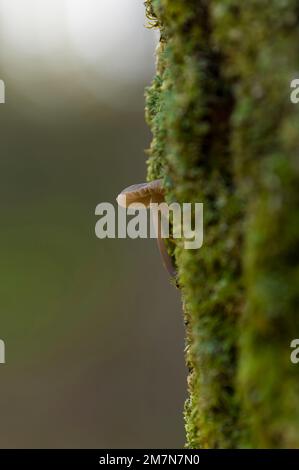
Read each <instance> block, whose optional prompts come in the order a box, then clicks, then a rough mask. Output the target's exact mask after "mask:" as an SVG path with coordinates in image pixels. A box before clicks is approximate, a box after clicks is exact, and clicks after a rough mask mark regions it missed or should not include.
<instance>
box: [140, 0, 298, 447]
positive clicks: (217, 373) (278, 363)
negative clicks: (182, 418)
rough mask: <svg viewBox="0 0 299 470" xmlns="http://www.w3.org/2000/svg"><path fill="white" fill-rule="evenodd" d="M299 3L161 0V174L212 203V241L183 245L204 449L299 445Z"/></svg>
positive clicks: (156, 139) (157, 146) (190, 418)
mask: <svg viewBox="0 0 299 470" xmlns="http://www.w3.org/2000/svg"><path fill="white" fill-rule="evenodd" d="M297 3H298V2H296V1H294V0H272V1H271V2H270V1H268V0H259V1H257V0H249V1H247V2H242V4H240V2H237V1H236V0H226V1H224V0H211V1H206V0H187V1H186V0H184V1H182V0H152V1H147V2H146V4H147V12H148V15H149V17H150V19H151V22H152V24H153V25H154V26H158V27H159V28H160V30H161V41H160V45H159V49H158V62H157V75H156V77H155V79H154V82H153V84H152V86H151V88H149V90H148V91H147V112H146V114H147V119H148V122H149V125H150V127H151V129H152V132H153V141H152V145H151V148H150V150H149V155H150V156H149V165H148V178H149V179H153V178H160V177H164V181H165V187H166V190H167V198H168V200H169V202H172V201H178V202H181V203H183V202H203V203H204V211H205V215H204V219H205V240H204V247H203V248H202V249H201V250H199V251H192V250H191V251H187V250H184V249H183V247H182V245H181V243H179V242H178V243H177V245H176V248H175V257H176V264H177V266H178V271H179V283H180V286H181V287H182V294H183V301H184V311H185V315H186V324H187V351H188V352H187V363H188V367H189V370H190V375H189V394H190V396H189V399H188V401H187V403H186V413H185V415H186V430H187V445H188V446H189V447H192V448H198V447H201V448H219V447H222V448H233V447H253V446H257V447H263V446H268V447H287V446H298V445H299V401H298V400H296V393H297V391H298V387H299V385H298V379H297V373H296V369H295V368H294V366H292V365H291V363H290V361H289V344H290V341H291V339H293V338H294V337H296V335H297V336H298V334H297V332H299V320H298V315H297V312H296V305H297V304H298V296H299V289H298V281H299V268H298V255H297V253H298V247H299V236H298V227H299V211H298V207H299V206H298V202H299V200H298V199H299V197H298V191H296V188H298V182H299V181H298V180H299V166H298V162H297V163H296V161H297V157H298V155H297V152H298V150H297V148H298V147H297V146H298V137H297V131H296V129H298V112H296V108H295V107H294V106H293V105H290V100H289V83H290V81H291V79H292V78H294V74H295V72H296V70H298V57H299V54H298V52H299V50H298V49H299V41H298V39H299V28H298V10H299V8H298V6H297Z"/></svg>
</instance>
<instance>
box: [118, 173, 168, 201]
mask: <svg viewBox="0 0 299 470" xmlns="http://www.w3.org/2000/svg"><path fill="white" fill-rule="evenodd" d="M162 181H163V180H162V179H160V180H154V181H151V182H150V183H141V184H133V185H132V186H129V187H128V188H126V189H124V190H123V191H122V192H121V193H120V194H119V195H118V197H117V199H116V200H117V202H118V205H119V206H121V207H129V206H131V207H134V205H135V204H137V205H138V204H143V205H144V206H145V207H149V205H150V203H151V202H162V201H164V188H163V186H162Z"/></svg>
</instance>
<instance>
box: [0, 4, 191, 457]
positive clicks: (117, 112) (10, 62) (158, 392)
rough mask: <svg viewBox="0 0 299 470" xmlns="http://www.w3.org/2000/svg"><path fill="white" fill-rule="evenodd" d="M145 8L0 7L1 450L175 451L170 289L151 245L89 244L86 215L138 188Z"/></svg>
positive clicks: (150, 70)
mask: <svg viewBox="0 0 299 470" xmlns="http://www.w3.org/2000/svg"><path fill="white" fill-rule="evenodd" d="M145 24H146V20H145V16H144V6H143V2H142V0H26V1H24V0H0V48H1V49H0V78H1V79H2V80H4V81H5V84H6V104H5V105H1V106H0V125H1V130H0V131H1V157H0V209H1V210H0V215H1V230H0V249H1V254H0V259H1V283H0V312H1V317H0V318H1V321H0V338H1V339H3V340H4V341H5V343H6V360H7V364H5V365H1V366H0V380H1V382H0V383H1V387H0V417H1V420H0V446H1V447H2V448H18V447H21V448H32V447H33V448H43V447H45V448H76V447H78V448H91V447H95V448H142V447H143V448H175V447H182V446H183V445H184V424H183V416H182V413H183V406H184V400H185V393H186V392H185V389H186V371H185V366H184V332H183V318H182V313H181V305H180V299H179V295H178V292H177V291H176V289H175V288H174V287H172V286H171V285H170V283H169V279H168V276H167V274H166V273H165V272H164V270H163V268H162V264H161V261H160V258H159V254H158V251H157V248H156V244H155V241H154V240H129V239H127V240H98V239H97V238H96V237H95V234H94V226H95V223H96V220H97V218H96V217H95V215H94V211H95V207H96V205H97V204H98V203H100V202H113V203H114V201H115V197H116V195H117V194H118V192H120V191H121V190H122V189H123V188H125V187H126V186H128V185H130V184H134V183H138V182H142V181H144V180H145V175H146V166H145V160H146V157H145V155H144V149H146V148H147V147H148V146H149V142H150V138H151V137H150V135H149V131H148V129H147V127H146V124H145V122H144V87H145V86H147V85H148V84H149V83H150V81H151V79H152V77H153V75H154V63H155V58H154V51H155V47H156V42H157V35H156V34H157V33H155V32H154V31H152V30H147V29H146V28H145V27H144V25H145Z"/></svg>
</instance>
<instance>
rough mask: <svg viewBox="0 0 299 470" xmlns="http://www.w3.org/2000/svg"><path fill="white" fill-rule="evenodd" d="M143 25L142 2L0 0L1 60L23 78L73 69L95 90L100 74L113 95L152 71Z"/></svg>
mask: <svg viewBox="0 0 299 470" xmlns="http://www.w3.org/2000/svg"><path fill="white" fill-rule="evenodd" d="M145 23H146V20H145V15H144V5H143V0H0V42H1V51H0V64H1V67H2V69H3V68H4V70H5V72H6V73H7V74H8V75H9V76H11V77H12V78H13V77H20V75H21V76H23V77H24V82H26V80H29V82H30V79H32V80H33V81H34V80H35V82H37V79H36V78H37V76H38V77H39V79H40V76H43V75H44V76H45V77H47V78H48V79H50V78H51V77H52V76H53V77H56V79H57V77H58V79H59V77H60V79H61V80H62V81H63V78H62V77H64V78H65V79H67V78H66V77H68V74H73V75H74V73H75V74H76V75H78V77H79V78H80V84H81V85H82V82H86V83H85V85H86V86H87V87H88V88H90V89H94V90H95V87H97V88H98V90H97V91H95V92H97V93H99V88H100V87H99V86H98V85H99V83H98V81H99V77H100V79H101V80H102V81H104V82H105V81H106V82H107V83H109V84H110V85H111V87H110V88H111V91H112V92H113V93H114V92H115V90H116V88H115V87H117V86H119V84H122V86H123V85H124V84H130V83H131V84H132V82H136V81H138V80H139V81H140V80H142V79H144V80H147V78H148V76H150V75H151V74H152V73H153V70H154V57H153V53H154V48H155V41H156V36H155V34H154V33H153V32H151V31H149V30H147V29H146V28H145V27H144V25H145ZM0 75H1V70H0ZM0 78H1V77H0ZM16 80H17V78H16ZM96 82H97V84H96ZM19 84H20V87H21V88H22V84H21V82H19ZM23 85H24V84H23ZM132 86H133V85H132ZM108 91H109V90H108Z"/></svg>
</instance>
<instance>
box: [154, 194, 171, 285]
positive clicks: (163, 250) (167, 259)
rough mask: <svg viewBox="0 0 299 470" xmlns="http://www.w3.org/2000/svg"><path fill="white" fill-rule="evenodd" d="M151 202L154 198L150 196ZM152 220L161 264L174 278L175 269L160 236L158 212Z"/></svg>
mask: <svg viewBox="0 0 299 470" xmlns="http://www.w3.org/2000/svg"><path fill="white" fill-rule="evenodd" d="M151 202H156V201H155V198H152V201H151ZM161 217H163V215H162V214H161ZM153 221H154V225H155V231H156V235H157V245H158V248H159V252H160V255H161V258H162V262H163V266H164V268H165V269H166V271H167V272H168V274H169V275H170V277H171V278H173V279H176V277H177V272H176V269H175V267H174V265H173V261H172V259H171V257H170V256H169V253H168V251H167V246H166V243H165V241H164V239H163V238H162V228H161V227H162V223H161V218H160V217H159V214H158V217H157V219H156V217H153Z"/></svg>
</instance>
